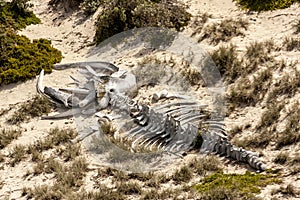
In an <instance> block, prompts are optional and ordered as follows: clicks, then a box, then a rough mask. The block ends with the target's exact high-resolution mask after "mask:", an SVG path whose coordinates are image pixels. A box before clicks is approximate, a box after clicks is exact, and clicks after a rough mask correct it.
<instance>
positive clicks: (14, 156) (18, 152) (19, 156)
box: [9, 145, 26, 167]
mask: <svg viewBox="0 0 300 200" xmlns="http://www.w3.org/2000/svg"><path fill="white" fill-rule="evenodd" d="M25 155H26V147H25V146H24V145H16V146H14V147H13V149H12V151H11V152H10V155H9V157H10V158H11V161H10V165H11V166H12V167H14V166H15V165H16V164H17V163H19V162H20V161H21V160H23V159H24V158H25Z"/></svg>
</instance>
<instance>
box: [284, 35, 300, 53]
mask: <svg viewBox="0 0 300 200" xmlns="http://www.w3.org/2000/svg"><path fill="white" fill-rule="evenodd" d="M283 46H284V47H285V50H286V51H293V50H296V51H299V50H300V38H299V37H285V38H284V40H283Z"/></svg>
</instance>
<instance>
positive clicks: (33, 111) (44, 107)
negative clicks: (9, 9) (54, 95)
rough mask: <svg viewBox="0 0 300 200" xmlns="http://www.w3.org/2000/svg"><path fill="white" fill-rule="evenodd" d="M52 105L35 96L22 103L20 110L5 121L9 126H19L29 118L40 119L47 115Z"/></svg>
mask: <svg viewBox="0 0 300 200" xmlns="http://www.w3.org/2000/svg"><path fill="white" fill-rule="evenodd" d="M52 108H53V104H52V103H51V102H50V101H49V99H47V98H46V97H43V96H39V95H37V96H35V97H33V99H31V100H29V101H27V102H25V103H23V104H22V105H21V106H20V108H19V109H18V110H17V111H15V112H14V114H13V115H12V116H11V117H10V118H9V119H8V120H7V121H8V122H9V123H10V124H20V123H22V122H24V121H28V120H29V119H30V118H34V117H40V116H42V115H44V114H48V113H49V112H50V111H51V110H52Z"/></svg>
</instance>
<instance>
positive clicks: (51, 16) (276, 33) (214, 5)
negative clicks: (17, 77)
mask: <svg viewBox="0 0 300 200" xmlns="http://www.w3.org/2000/svg"><path fill="white" fill-rule="evenodd" d="M31 2H32V3H33V4H34V7H33V11H34V12H35V14H36V15H37V16H38V17H39V18H40V19H41V20H42V23H41V24H38V25H30V26H28V27H27V28H26V29H25V30H22V31H21V34H24V35H26V36H27V37H29V38H30V39H35V38H46V39H49V40H51V41H52V44H53V46H54V47H55V48H57V49H59V50H61V51H62V53H63V56H64V58H63V61H62V62H75V61H85V60H86V59H87V57H88V56H89V52H91V50H92V49H93V47H89V46H88V44H89V43H91V42H92V40H93V36H94V32H95V27H94V22H95V19H96V16H97V15H96V14H95V15H93V16H91V17H88V18H85V17H83V15H82V13H78V12H74V13H72V12H70V13H68V14H61V12H59V13H57V12H54V11H52V10H51V9H49V8H48V2H49V0H32V1H31ZM183 2H185V3H186V4H187V5H188V6H189V10H188V11H189V12H190V13H191V14H193V15H197V14H198V13H204V12H207V13H209V14H211V15H212V17H211V18H210V19H209V21H208V23H212V22H215V21H220V20H223V19H228V18H245V19H248V20H249V22H250V26H249V29H248V30H247V31H246V32H245V36H243V37H235V38H233V39H232V40H231V42H232V43H234V44H236V45H237V47H238V49H239V50H240V51H241V52H242V51H243V50H245V46H246V45H248V44H249V43H250V42H253V41H265V40H267V39H272V40H273V41H274V42H275V43H276V44H279V45H280V44H281V43H282V40H283V38H284V37H285V36H287V35H291V34H292V32H293V30H292V24H293V23H294V22H295V20H296V19H299V17H300V7H299V5H297V4H295V5H293V6H292V7H290V8H288V9H284V10H279V11H273V12H264V13H260V14H257V13H247V12H245V11H242V10H240V9H239V8H238V7H237V6H236V5H235V4H234V2H233V1H232V0H223V1H219V0H203V1H197V0H183ZM184 33H185V34H186V35H191V33H192V28H191V26H189V27H187V29H186V30H185V31H184ZM197 37H198V36H196V38H197ZM200 45H201V46H202V47H203V48H204V49H205V50H207V51H210V50H212V49H215V48H216V47H214V46H212V45H210V44H208V43H207V41H203V42H201V44H200ZM276 58H278V59H279V58H287V59H288V60H293V61H296V60H298V59H299V58H300V52H296V51H293V52H284V53H282V52H280V53H278V55H276ZM132 62H134V61H132ZM132 62H131V61H128V60H126V61H121V62H120V66H125V68H128V66H130V65H131V64H132ZM298 67H299V65H298ZM75 73H76V71H75V70H66V71H64V72H62V71H54V72H53V73H52V74H50V75H46V77H45V83H44V84H45V85H50V86H53V87H56V88H58V87H59V86H64V85H66V83H67V82H68V81H71V80H70V79H69V75H70V74H75ZM35 84H36V79H34V80H30V81H27V82H26V83H18V84H11V85H8V86H1V87H0V97H1V101H0V109H1V108H8V107H9V106H12V107H14V106H15V105H16V104H19V103H21V102H24V101H26V100H27V99H29V98H31V97H32V96H33V95H35V94H36V91H35ZM298 97H299V94H298V96H297V97H294V98H298ZM261 113H262V108H261V107H258V108H246V109H244V110H242V111H241V112H239V113H233V114H232V115H231V116H230V117H229V118H227V119H226V120H225V121H226V122H227V123H228V127H229V128H230V127H232V126H234V125H236V124H239V123H245V122H249V123H255V122H257V119H258V118H259V117H258V116H257V115H260V114H261ZM4 121H5V119H4V118H2V119H0V127H6V126H8V125H7V124H5V123H4ZM57 126H59V127H69V126H71V127H72V126H74V124H73V120H72V119H69V120H58V121H51V120H40V119H37V118H36V119H32V120H30V122H29V123H26V124H22V125H21V127H22V129H23V130H24V132H23V133H22V136H21V137H20V138H19V139H18V140H15V141H13V142H12V143H11V144H10V145H9V146H8V147H6V148H5V149H4V150H2V151H1V152H2V153H3V154H5V155H7V154H8V152H9V150H10V149H11V148H12V147H13V146H14V145H16V144H29V143H32V142H34V141H35V140H37V139H38V138H40V137H43V135H45V133H46V131H47V130H49V129H50V128H53V127H57ZM297 150H298V151H299V146H298V147H297V146H296V147H291V151H294V152H295V151H297ZM276 153H277V152H270V151H268V150H266V151H264V155H266V157H265V158H264V159H265V160H266V161H267V162H271V160H272V158H273V157H274V155H275V154H276ZM183 162H184V161H183ZM269 165H271V166H272V164H269ZM31 167H32V166H30V164H28V163H27V162H26V161H24V162H21V163H20V164H18V165H17V166H15V167H13V168H11V167H10V166H9V165H4V166H3V168H2V169H1V170H0V177H1V179H2V180H4V186H3V187H2V188H0V199H2V198H4V197H5V196H6V195H9V198H10V199H19V198H20V194H21V189H22V188H23V187H24V186H30V185H32V186H33V185H37V184H41V183H43V182H44V181H47V182H48V181H49V182H51V180H50V179H51V177H46V176H45V177H43V178H41V177H40V176H39V177H36V178H32V179H31V180H30V181H24V180H23V178H22V176H23V175H24V174H25V173H26V171H27V170H28V169H30V168H31ZM224 171H228V172H232V171H244V169H243V167H236V166H232V165H229V166H226V168H225V169H224ZM289 183H293V185H295V186H300V176H299V174H297V175H294V176H287V177H284V183H283V185H287V184H289ZM274 187H276V186H268V187H267V188H265V189H264V190H263V191H262V193H261V194H260V196H261V197H262V198H263V199H270V191H271V190H272V188H274ZM282 199H287V198H286V197H282ZM289 199H300V197H299V198H289Z"/></svg>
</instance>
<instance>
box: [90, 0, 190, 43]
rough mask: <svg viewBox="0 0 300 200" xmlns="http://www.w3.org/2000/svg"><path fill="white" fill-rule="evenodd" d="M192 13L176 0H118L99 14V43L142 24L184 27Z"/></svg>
mask: <svg viewBox="0 0 300 200" xmlns="http://www.w3.org/2000/svg"><path fill="white" fill-rule="evenodd" d="M190 17H191V14H189V13H188V12H187V11H186V10H185V6H184V5H183V4H182V3H179V2H177V1H176V0H168V1H151V0H130V1H128V0H117V1H113V2H110V3H107V4H106V6H105V7H104V9H103V11H102V12H101V13H100V15H99V16H98V20H97V23H96V26H97V30H96V35H95V42H96V43H97V44H99V43H100V42H102V41H104V40H105V39H107V38H109V37H111V36H113V35H115V34H118V33H121V32H123V31H126V30H130V29H133V28H140V27H164V28H174V29H175V30H177V31H180V30H182V29H183V28H184V27H185V26H186V25H188V22H189V20H190Z"/></svg>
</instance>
